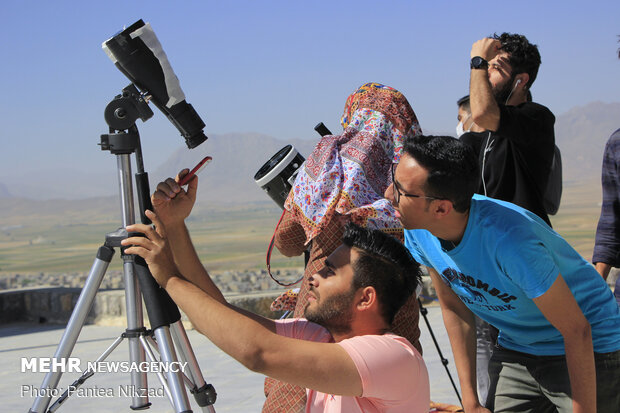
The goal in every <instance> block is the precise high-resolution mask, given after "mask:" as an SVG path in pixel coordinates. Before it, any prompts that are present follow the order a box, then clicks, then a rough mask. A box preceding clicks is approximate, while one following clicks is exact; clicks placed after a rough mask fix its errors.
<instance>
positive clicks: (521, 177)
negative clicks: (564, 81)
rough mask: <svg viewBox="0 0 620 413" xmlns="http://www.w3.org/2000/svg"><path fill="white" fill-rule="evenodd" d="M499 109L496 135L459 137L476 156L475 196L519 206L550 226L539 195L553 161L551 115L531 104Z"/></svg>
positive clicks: (467, 134) (552, 118) (542, 107)
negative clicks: (476, 185)
mask: <svg viewBox="0 0 620 413" xmlns="http://www.w3.org/2000/svg"><path fill="white" fill-rule="evenodd" d="M499 108H500V122H499V127H498V129H497V131H496V132H489V131H487V132H478V133H476V132H468V133H465V134H463V135H462V136H461V138H460V139H461V140H462V141H463V142H465V143H468V144H469V145H471V146H472V147H473V148H474V150H475V151H476V153H478V154H479V165H480V171H481V177H480V187H479V189H478V193H480V194H482V195H486V196H489V197H491V198H496V199H501V200H503V201H508V202H512V203H513V204H516V205H519V206H520V207H523V208H525V209H527V210H529V211H531V212H533V213H535V214H536V215H538V216H539V217H541V218H542V219H543V220H544V221H545V222H547V223H548V224H549V225H551V222H550V221H549V217H548V216H547V213H546V212H545V208H544V205H543V194H544V192H545V189H546V187H547V182H548V180H549V173H550V172H551V164H552V162H553V153H554V148H555V134H554V131H553V125H554V124H555V116H554V115H553V113H551V111H550V110H549V109H547V108H546V107H545V106H542V105H539V104H538V103H533V102H526V103H522V104H520V105H518V106H505V105H499Z"/></svg>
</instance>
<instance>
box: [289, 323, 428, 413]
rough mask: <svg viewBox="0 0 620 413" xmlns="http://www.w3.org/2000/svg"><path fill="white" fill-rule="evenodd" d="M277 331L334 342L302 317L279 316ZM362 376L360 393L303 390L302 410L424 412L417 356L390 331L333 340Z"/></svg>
mask: <svg viewBox="0 0 620 413" xmlns="http://www.w3.org/2000/svg"><path fill="white" fill-rule="evenodd" d="M277 333H278V334H280V335H283V336H287V337H292V338H299V339H302V340H309V341H316V342H323V343H327V342H333V339H332V337H331V335H330V334H329V332H328V331H327V330H326V329H325V328H323V327H321V326H319V325H318V324H314V323H311V322H309V321H307V320H305V319H288V320H282V321H278V323H277ZM338 344H339V345H340V346H342V348H344V350H345V351H346V352H347V354H348V355H349V356H350V357H351V359H352V360H353V362H354V363H355V366H356V367H357V371H358V373H359V375H360V378H361V379H362V396H361V397H351V396H338V395H332V394H325V393H321V392H318V391H315V390H310V389H307V390H306V391H307V394H308V402H307V404H306V413H319V412H321V413H340V412H345V413H355V412H364V413H375V412H376V413H379V412H382V413H383V412H385V413H401V412H402V413H405V412H406V413H417V412H420V413H422V412H424V413H426V412H428V409H429V404H430V388H429V381H428V371H427V370H426V365H425V364H424V360H422V356H421V355H420V353H418V351H417V350H416V349H415V348H414V347H413V346H412V345H411V343H409V341H407V340H406V339H405V338H403V337H399V336H396V335H394V334H389V333H388V334H384V335H367V336H357V337H352V338H349V339H346V340H342V341H341V342H339V343H338Z"/></svg>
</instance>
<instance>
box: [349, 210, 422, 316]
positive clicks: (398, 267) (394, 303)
mask: <svg viewBox="0 0 620 413" xmlns="http://www.w3.org/2000/svg"><path fill="white" fill-rule="evenodd" d="M342 242H343V244H344V245H346V246H347V247H349V248H354V249H355V250H356V251H357V252H358V254H359V257H358V258H357V260H355V262H354V263H352V266H353V273H354V275H353V289H354V290H357V289H358V288H364V287H374V289H375V291H376V292H377V298H378V302H379V307H380V308H381V313H382V315H383V318H384V320H385V321H386V323H388V324H392V321H393V320H394V316H395V315H396V313H397V312H398V310H400V308H401V307H402V306H403V305H404V304H405V302H406V301H407V299H408V298H409V297H410V296H411V295H412V294H414V292H415V290H416V288H417V287H418V285H419V284H420V283H421V282H422V281H421V280H422V278H421V277H422V273H421V271H420V264H418V263H417V262H416V261H415V260H414V259H413V257H412V256H411V254H410V253H409V250H408V249H407V248H406V247H405V246H404V245H403V244H402V243H401V242H400V241H398V240H397V239H396V238H394V237H392V236H390V235H387V234H386V233H384V232H381V231H379V230H376V229H368V228H362V227H360V226H358V225H355V224H353V223H351V222H349V223H348V224H347V225H346V226H345V230H344V235H343V237H342Z"/></svg>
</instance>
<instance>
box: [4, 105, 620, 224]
mask: <svg viewBox="0 0 620 413" xmlns="http://www.w3.org/2000/svg"><path fill="white" fill-rule="evenodd" d="M619 127H620V103H603V102H593V103H589V104H586V105H584V106H579V107H575V108H573V109H571V110H569V111H568V112H566V113H563V114H561V115H558V116H557V118H556V124H555V133H556V143H557V145H558V147H559V148H560V150H561V151H562V160H563V162H562V163H563V172H564V182H565V186H566V185H571V184H575V183H584V182H596V181H597V180H599V179H600V170H601V160H602V154H603V148H604V146H605V142H606V141H607V138H608V137H609V135H610V134H611V133H612V132H613V131H614V130H616V129H617V128H619ZM426 132H427V133H429V131H426ZM318 140H319V135H318V134H317V135H316V139H314V140H313V139H308V140H300V139H297V140H291V141H288V142H285V141H282V140H278V139H276V138H273V137H271V136H267V135H262V134H258V133H228V134H220V135H212V136H210V138H209V140H208V141H207V142H205V143H203V144H202V145H201V146H200V147H199V148H202V147H204V149H194V150H192V151H188V150H187V149H185V148H180V149H178V150H177V151H176V152H174V153H172V154H171V156H170V157H169V158H168V159H167V160H166V161H165V162H164V163H163V164H161V165H160V166H159V167H157V168H156V169H155V170H153V171H152V172H151V171H149V172H151V173H150V174H149V176H150V181H151V189H154V185H155V184H156V183H157V182H159V181H161V180H163V179H165V178H166V177H168V176H173V175H174V174H175V173H176V172H178V171H179V170H181V169H182V168H186V167H190V168H191V167H192V166H193V165H195V164H196V163H197V161H198V160H199V159H201V158H202V157H203V156H204V155H206V154H208V155H211V156H212V157H213V161H212V162H211V164H210V165H208V166H207V167H206V169H205V170H204V171H203V172H202V173H201V174H200V175H199V182H200V183H199V199H198V201H199V203H203V202H207V203H210V204H213V205H226V204H239V203H248V202H261V201H265V202H270V200H269V198H268V197H267V195H266V194H265V193H264V191H263V190H261V189H260V188H259V187H258V185H257V184H256V183H255V181H254V179H253V177H254V174H255V173H256V172H257V171H258V169H259V168H260V167H261V166H262V165H263V164H264V163H265V162H266V161H267V160H269V159H270V158H271V156H272V155H274V154H275V153H276V152H278V151H279V150H280V149H281V148H283V147H284V146H285V145H287V144H292V145H293V146H294V147H295V148H296V149H297V150H298V152H299V153H300V154H301V155H302V156H307V155H308V154H309V153H310V152H311V151H312V149H313V147H314V145H315V144H316V142H318ZM62 176H72V177H74V179H73V181H72V188H71V192H68V191H67V189H66V188H63V187H64V184H63V180H62V179H58V178H59V177H62ZM108 178H109V177H108ZM28 182H29V183H28V184H21V185H19V186H17V185H11V184H10V183H9V182H0V200H2V202H1V203H0V204H3V205H4V207H6V206H7V202H8V201H9V200H11V202H9V204H11V205H16V203H18V199H21V200H23V199H30V200H50V199H59V198H60V199H63V198H64V199H71V198H75V195H74V194H80V197H81V198H93V197H104V198H102V199H105V198H108V197H110V198H115V197H116V193H117V191H118V189H117V183H116V182H109V179H107V178H106V177H105V176H104V175H103V174H100V175H98V174H97V173H94V172H93V173H90V174H88V173H86V174H85V173H78V174H76V173H75V171H72V170H71V169H70V168H68V167H65V168H58V169H56V170H51V171H49V173H48V174H45V176H38V177H37V179H30V180H28ZM93 182H102V183H101V184H100V185H93ZM72 194H73V195H72ZM48 202H49V201H48ZM58 202H60V203H61V204H62V201H58ZM114 202H117V201H114ZM2 215H4V214H2Z"/></svg>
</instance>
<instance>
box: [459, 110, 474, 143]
mask: <svg viewBox="0 0 620 413" xmlns="http://www.w3.org/2000/svg"><path fill="white" fill-rule="evenodd" d="M470 117H471V113H470V114H469V115H467V116H466V117H465V119H463V120H462V121H460V122H459V124H458V125H456V137H457V138H460V137H461V135H462V134H464V133H465V132H469V131H470V130H471V127H470V128H469V129H467V130H464V129H463V122H467V119H469V118H470Z"/></svg>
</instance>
